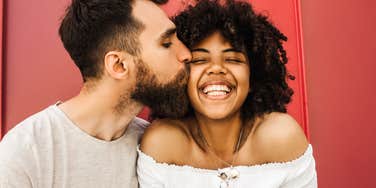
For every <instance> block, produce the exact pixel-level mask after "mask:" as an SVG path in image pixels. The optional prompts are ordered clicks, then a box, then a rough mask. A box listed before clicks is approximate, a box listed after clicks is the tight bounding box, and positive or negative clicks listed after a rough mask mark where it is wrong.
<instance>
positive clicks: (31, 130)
mask: <svg viewBox="0 0 376 188" xmlns="http://www.w3.org/2000/svg"><path fill="white" fill-rule="evenodd" d="M51 108H52V107H51V106H50V107H48V108H45V109H43V110H42V111H40V112H38V113H35V114H33V115H31V116H29V117H28V118H26V119H25V120H23V121H22V122H20V123H19V124H17V125H16V126H15V127H13V128H12V129H11V130H9V132H8V133H7V134H6V135H5V136H4V137H3V139H2V140H1V142H0V159H2V160H12V159H14V158H19V157H22V156H24V155H28V154H27V153H30V152H31V149H32V147H34V146H35V145H36V144H37V143H38V140H39V139H38V137H40V136H41V134H43V133H45V132H46V131H44V129H45V128H46V127H49V126H48V124H51V121H53V118H54V117H53V113H52V112H51V110H52V109H51Z"/></svg>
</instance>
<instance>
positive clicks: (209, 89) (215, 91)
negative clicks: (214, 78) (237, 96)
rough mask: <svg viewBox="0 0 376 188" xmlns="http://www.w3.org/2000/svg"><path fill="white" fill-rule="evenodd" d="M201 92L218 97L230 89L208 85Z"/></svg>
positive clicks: (224, 86)
mask: <svg viewBox="0 0 376 188" xmlns="http://www.w3.org/2000/svg"><path fill="white" fill-rule="evenodd" d="M202 91H203V93H205V94H207V95H210V96H219V95H226V94H227V93H229V92H230V91H231V89H230V88H229V87H228V86H227V85H208V86H206V87H205V88H203V90H202Z"/></svg>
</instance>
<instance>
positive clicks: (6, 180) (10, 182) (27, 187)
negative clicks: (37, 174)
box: [0, 165, 33, 188]
mask: <svg viewBox="0 0 376 188" xmlns="http://www.w3.org/2000/svg"><path fill="white" fill-rule="evenodd" d="M19 187H22V188H32V187H33V186H32V184H31V181H30V178H29V177H28V176H27V174H26V173H25V172H23V171H22V170H16V169H12V168H11V167H8V166H7V165H1V166H0V188H19Z"/></svg>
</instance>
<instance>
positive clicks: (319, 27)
mask: <svg viewBox="0 0 376 188" xmlns="http://www.w3.org/2000/svg"><path fill="white" fill-rule="evenodd" d="M375 8H376V1H372V0H364V1H358V0H345V1H344V0H330V1H326V0H312V1H302V18H303V33H304V47H305V62H306V70H307V71H306V75H307V87H308V102H309V103H308V108H309V117H310V133H311V141H312V143H313V145H314V150H315V156H316V160H317V168H318V180H319V187H320V188H347V187H351V188H352V187H357V188H358V187H359V188H374V187H376V181H375V178H374V177H375V172H376V161H375V160H376V150H375V144H376V141H375V140H376V137H375V133H376V131H375V130H376V129H375V125H376V123H375V122H376V115H375V112H376V111H375V107H376V100H375V92H376V88H375V86H376V84H375V83H376V76H375V72H376V61H375V54H376V53H375V50H376V36H375V31H376V21H375V18H376V11H375Z"/></svg>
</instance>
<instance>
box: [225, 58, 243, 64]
mask: <svg viewBox="0 0 376 188" xmlns="http://www.w3.org/2000/svg"><path fill="white" fill-rule="evenodd" d="M225 61H226V62H230V63H244V62H245V61H244V60H242V59H239V58H226V59H225Z"/></svg>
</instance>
